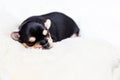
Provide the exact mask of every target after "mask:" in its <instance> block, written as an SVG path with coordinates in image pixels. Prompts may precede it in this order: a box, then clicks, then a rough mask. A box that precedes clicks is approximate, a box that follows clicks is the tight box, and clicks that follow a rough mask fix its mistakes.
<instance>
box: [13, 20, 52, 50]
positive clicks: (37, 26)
mask: <svg viewBox="0 0 120 80" xmlns="http://www.w3.org/2000/svg"><path fill="white" fill-rule="evenodd" d="M50 26H51V20H50V19H47V20H46V21H45V22H43V23H42V22H36V21H29V22H25V23H23V24H22V26H21V27H20V30H19V31H18V32H12V33H11V37H12V39H14V40H15V41H19V42H20V43H22V44H23V45H24V47H26V48H28V47H33V48H43V49H49V48H51V47H52V42H53V41H52V38H51V36H50V33H49V28H50Z"/></svg>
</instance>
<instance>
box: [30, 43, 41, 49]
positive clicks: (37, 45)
mask: <svg viewBox="0 0 120 80" xmlns="http://www.w3.org/2000/svg"><path fill="white" fill-rule="evenodd" d="M32 47H33V48H41V47H42V46H41V45H40V43H36V44H35V45H34V46H32Z"/></svg>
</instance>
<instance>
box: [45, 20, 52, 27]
mask: <svg viewBox="0 0 120 80" xmlns="http://www.w3.org/2000/svg"><path fill="white" fill-rule="evenodd" d="M44 25H45V27H46V28H47V29H49V28H50V26H51V20H50V19H46V21H45V23H44Z"/></svg>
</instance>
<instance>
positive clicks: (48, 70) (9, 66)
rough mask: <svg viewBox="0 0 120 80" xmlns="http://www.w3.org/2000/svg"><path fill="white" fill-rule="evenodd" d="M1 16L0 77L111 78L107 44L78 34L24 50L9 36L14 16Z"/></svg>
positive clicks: (111, 57) (38, 79) (33, 79)
mask: <svg viewBox="0 0 120 80" xmlns="http://www.w3.org/2000/svg"><path fill="white" fill-rule="evenodd" d="M4 15H5V17H4V20H3V19H2V20H0V21H1V23H0V24H1V25H2V29H0V37H1V39H0V46H1V47H0V80H112V67H113V65H112V64H113V63H114V55H113V54H114V53H115V52H114V48H113V47H112V45H110V44H109V43H107V42H105V41H101V40H96V39H84V38H82V37H78V38H68V39H66V40H63V41H61V42H57V43H54V46H53V48H51V49H50V50H42V49H31V48H29V49H26V48H24V47H23V46H22V45H21V44H20V43H18V42H16V41H14V40H12V39H11V37H10V33H11V32H12V31H13V30H15V29H16V28H17V27H16V26H17V24H16V23H15V22H16V19H15V18H13V17H12V16H10V15H8V14H4ZM7 19H11V20H9V22H8V21H7Z"/></svg>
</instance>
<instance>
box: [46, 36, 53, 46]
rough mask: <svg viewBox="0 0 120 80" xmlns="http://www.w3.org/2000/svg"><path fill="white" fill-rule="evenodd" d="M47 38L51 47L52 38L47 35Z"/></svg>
mask: <svg viewBox="0 0 120 80" xmlns="http://www.w3.org/2000/svg"><path fill="white" fill-rule="evenodd" d="M47 40H48V43H49V44H50V47H53V40H52V38H51V37H48V38H47Z"/></svg>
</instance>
